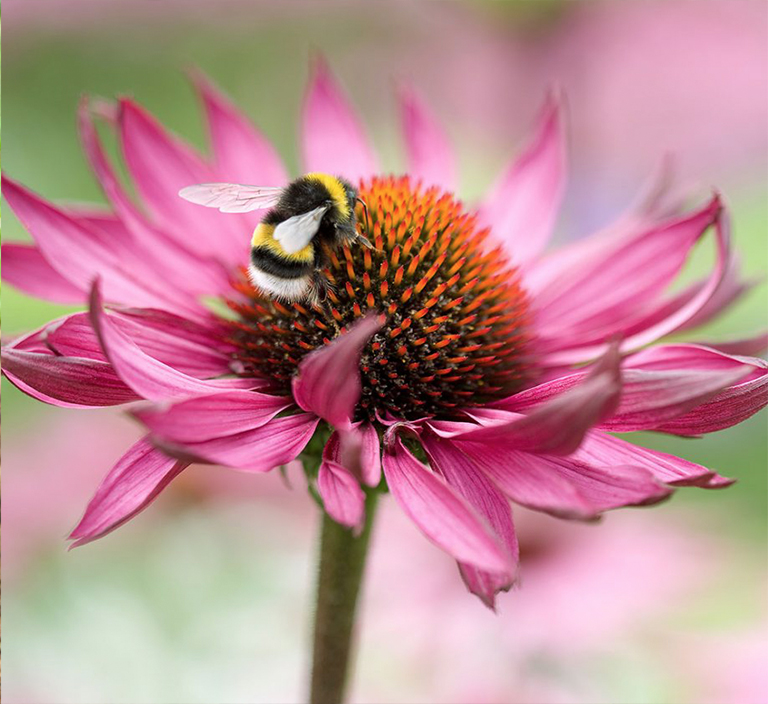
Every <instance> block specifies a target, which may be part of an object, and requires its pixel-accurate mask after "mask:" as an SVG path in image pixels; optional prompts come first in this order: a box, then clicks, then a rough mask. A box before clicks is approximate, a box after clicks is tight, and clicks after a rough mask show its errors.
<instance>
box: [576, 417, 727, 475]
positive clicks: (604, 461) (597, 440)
mask: <svg viewBox="0 0 768 704" xmlns="http://www.w3.org/2000/svg"><path fill="white" fill-rule="evenodd" d="M571 459H574V460H577V461H580V462H585V463H587V464H597V465H603V466H608V467H613V466H619V465H626V464H630V465H632V466H634V467H642V468H644V469H646V470H648V471H649V472H650V473H651V474H653V476H654V477H656V479H658V480H659V481H662V482H664V483H665V484H669V485H670V486H698V487H703V488H707V489H719V488H722V487H725V486H729V485H730V484H733V480H732V479H728V478H727V477H721V476H720V475H719V474H717V473H715V472H713V471H711V470H709V469H707V468H706V467H702V466H701V465H698V464H694V463H693V462H688V460H684V459H681V458H680V457H675V456H674V455H668V454H666V453H664V452H658V451H656V450H649V449H648V448H645V447H640V446H639V445H634V444H632V443H630V442H627V441H626V440H621V439H620V438H617V437H614V436H613V435H608V434H607V433H604V432H602V431H600V430H592V431H590V432H589V433H588V434H587V437H586V438H584V442H583V443H582V445H581V447H580V448H579V449H578V450H577V451H576V452H575V453H574V454H573V455H572V456H571Z"/></svg>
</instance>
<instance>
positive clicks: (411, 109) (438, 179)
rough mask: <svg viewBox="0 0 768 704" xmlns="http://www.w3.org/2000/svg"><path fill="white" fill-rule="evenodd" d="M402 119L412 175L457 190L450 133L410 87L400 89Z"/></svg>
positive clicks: (434, 184) (432, 184)
mask: <svg viewBox="0 0 768 704" xmlns="http://www.w3.org/2000/svg"><path fill="white" fill-rule="evenodd" d="M399 98H400V120H401V123H402V128H403V134H404V135H405V146H406V153H407V157H408V169H407V170H408V174H410V175H411V176H412V177H414V178H416V179H419V180H421V181H422V182H423V184H424V185H425V186H440V187H441V188H444V189H446V190H448V191H455V190H456V171H457V170H456V161H455V158H454V154H453V150H452V149H451V144H450V142H449V140H448V136H447V135H446V134H445V131H444V130H443V128H442V127H441V125H440V124H439V123H438V122H437V119H436V118H435V117H434V115H432V114H431V113H430V111H429V110H428V109H427V107H426V106H425V105H424V103H423V101H422V100H421V99H420V98H419V96H417V95H416V93H415V92H414V90H413V89H412V88H411V87H410V86H403V87H401V89H400V94H399Z"/></svg>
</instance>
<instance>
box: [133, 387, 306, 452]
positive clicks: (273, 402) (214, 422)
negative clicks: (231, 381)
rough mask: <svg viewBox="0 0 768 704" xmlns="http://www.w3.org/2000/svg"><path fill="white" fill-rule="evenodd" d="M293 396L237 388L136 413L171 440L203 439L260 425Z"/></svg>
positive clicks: (286, 405)
mask: <svg viewBox="0 0 768 704" xmlns="http://www.w3.org/2000/svg"><path fill="white" fill-rule="evenodd" d="M291 403H292V402H291V399H290V398H286V397H281V396H270V395H268V394H262V393H259V392H257V391H244V390H239V389H234V390H232V391H221V392H218V393H213V394H210V395H209V396H197V397H195V398H191V399H185V400H183V401H179V402H177V403H173V404H171V405H169V406H168V405H165V404H163V405H161V406H159V407H150V408H140V409H137V410H135V411H134V412H133V415H134V416H135V417H136V418H138V419H139V420H140V421H141V422H142V423H144V424H145V425H146V426H147V428H149V430H151V431H152V432H153V433H154V434H155V435H158V436H160V437H162V438H164V439H166V440H168V441H170V442H176V443H181V444H183V443H185V442H200V441H203V440H212V439H214V438H219V437H226V436H228V435H235V434H237V433H241V432H243V431H246V430H252V429H254V428H259V427H261V426H262V425H264V424H265V423H268V422H269V421H271V420H272V419H273V418H274V417H275V416H276V415H277V414H278V413H280V411H283V410H285V409H286V408H288V407H289V406H290V405H291Z"/></svg>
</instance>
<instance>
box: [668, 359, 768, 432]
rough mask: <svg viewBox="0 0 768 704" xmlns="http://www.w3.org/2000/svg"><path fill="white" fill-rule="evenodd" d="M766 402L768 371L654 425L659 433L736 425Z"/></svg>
mask: <svg viewBox="0 0 768 704" xmlns="http://www.w3.org/2000/svg"><path fill="white" fill-rule="evenodd" d="M766 405H768V374H765V373H763V374H761V375H760V376H758V377H757V378H753V379H749V380H747V381H743V382H741V383H740V384H735V385H734V386H730V387H729V388H727V389H724V390H723V391H721V392H720V393H718V394H716V395H715V396H714V397H713V398H712V399H710V400H709V401H706V402H705V403H702V404H701V405H700V406H697V407H696V408H694V409H693V410H692V411H689V412H688V413H686V414H685V415H682V416H678V417H677V418H674V419H673V420H671V421H668V422H666V423H662V424H660V425H658V426H655V427H654V428H653V429H654V430H656V431H658V432H660V433H672V434H673V435H685V436H697V435H704V434H705V433H714V432H716V431H718V430H725V429H726V428H731V427H732V426H734V425H738V424H739V423H742V422H743V421H745V420H747V418H750V417H751V416H753V415H754V414H755V413H757V412H758V411H761V410H762V409H763V408H765V407H766Z"/></svg>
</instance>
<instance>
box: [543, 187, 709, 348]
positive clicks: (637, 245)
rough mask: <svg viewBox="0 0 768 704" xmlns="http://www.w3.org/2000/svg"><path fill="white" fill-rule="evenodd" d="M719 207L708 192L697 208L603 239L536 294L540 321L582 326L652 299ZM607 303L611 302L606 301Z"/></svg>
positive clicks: (675, 269)
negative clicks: (599, 247)
mask: <svg viewBox="0 0 768 704" xmlns="http://www.w3.org/2000/svg"><path fill="white" fill-rule="evenodd" d="M721 209H722V205H721V203H720V200H719V198H717V197H714V198H712V199H711V200H710V201H709V202H708V203H707V204H706V205H704V206H703V207H702V208H700V209H699V210H697V211H695V212H693V213H691V214H688V215H686V216H685V217H682V218H674V219H672V220H667V221H665V222H662V223H659V224H654V225H652V226H649V227H648V229H646V230H643V231H640V232H638V233H636V234H635V236H634V237H631V238H629V239H627V238H624V239H619V240H618V241H614V242H607V243H606V244H605V246H604V247H603V248H602V252H601V254H600V256H594V257H592V258H591V260H590V261H588V262H586V263H585V264H584V265H582V266H578V267H574V268H572V269H571V271H570V272H569V273H568V274H567V275H565V276H561V277H560V279H559V280H558V281H557V282H554V283H553V284H552V285H550V286H549V287H548V288H547V289H546V290H545V291H540V292H539V294H538V295H537V297H536V299H535V300H536V302H537V305H538V306H539V308H540V312H539V316H538V317H539V323H540V326H541V330H542V331H543V333H544V334H546V333H547V330H548V327H549V326H552V327H554V326H556V325H558V324H560V325H564V326H565V327H566V328H567V329H571V328H575V329H579V327H584V325H585V323H587V322H589V321H590V319H591V318H594V317H596V316H597V315H602V316H603V317H604V318H605V317H606V316H607V315H608V314H609V313H611V312H613V313H614V316H615V317H618V316H619V314H620V313H621V312H626V311H629V310H636V309H638V308H639V307H640V305H639V304H640V303H644V302H646V301H653V299H654V297H655V296H657V295H658V294H660V293H661V292H662V291H664V289H665V288H666V286H667V285H668V284H669V283H670V282H671V281H672V280H673V279H674V277H675V276H676V275H677V274H678V272H679V271H680V269H681V268H682V266H683V264H684V263H685V260H686V258H687V256H688V254H689V252H690V249H691V247H693V245H694V244H695V243H696V242H697V241H698V240H699V239H700V238H701V237H702V236H703V235H704V233H705V232H706V231H707V230H708V229H709V227H710V226H711V225H712V224H713V223H714V222H715V220H716V219H717V217H718V214H719V213H720V210H721ZM607 304H610V305H607Z"/></svg>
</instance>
